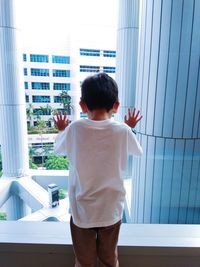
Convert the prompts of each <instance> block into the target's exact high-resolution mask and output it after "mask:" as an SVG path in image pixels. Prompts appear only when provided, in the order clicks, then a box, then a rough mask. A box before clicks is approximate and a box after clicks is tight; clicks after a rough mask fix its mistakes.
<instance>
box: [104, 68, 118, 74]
mask: <svg viewBox="0 0 200 267" xmlns="http://www.w3.org/2000/svg"><path fill="white" fill-rule="evenodd" d="M103 71H104V72H106V73H115V67H103Z"/></svg>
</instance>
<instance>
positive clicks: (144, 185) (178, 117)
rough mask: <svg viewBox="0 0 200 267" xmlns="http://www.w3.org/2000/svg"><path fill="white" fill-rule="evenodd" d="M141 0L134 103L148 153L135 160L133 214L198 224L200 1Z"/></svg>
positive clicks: (152, 220) (143, 219) (137, 217)
mask: <svg viewBox="0 0 200 267" xmlns="http://www.w3.org/2000/svg"><path fill="white" fill-rule="evenodd" d="M122 2H123V1H121V4H122ZM141 3H142V5H141V7H140V8H141V10H140V11H141V18H140V32H139V45H138V47H139V49H138V65H137V85H136V107H137V108H138V109H140V110H141V113H142V114H143V119H142V122H141V123H140V125H139V126H138V138H139V140H140V142H141V144H142V147H143V149H144V155H143V156H142V158H141V159H137V160H135V164H134V175H133V177H134V179H133V189H132V192H133V193H132V207H131V219H132V221H133V222H136V223H199V222H200V212H199V206H200V80H199V78H200V77H199V76H200V60H199V59H200V58H199V56H200V31H199V24H200V17H199V14H200V1H198V0H190V1H187V0H143V1H141ZM124 45H125V44H124ZM132 49H135V45H133V47H132ZM118 75H119V73H118ZM133 75H134V73H133ZM123 79H126V75H125V76H124V78H123ZM129 97H130V96H129ZM131 97H132V99H134V91H132V96H131Z"/></svg>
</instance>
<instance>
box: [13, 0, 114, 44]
mask: <svg viewBox="0 0 200 267" xmlns="http://www.w3.org/2000/svg"><path fill="white" fill-rule="evenodd" d="M16 3H17V5H16V9H17V10H16V15H17V19H18V25H19V27H20V29H21V32H22V39H23V44H24V46H25V47H26V46H27V47H29V46H39V47H40V46H45V45H48V46H52V47H53V46H58V45H61V46H62V45H63V44H65V43H66V40H67V37H68V36H69V35H70V36H72V38H74V39H76V40H80V41H83V40H88V41H90V42H99V43H107V44H108V47H109V46H115V45H116V31H117V13H118V0H16Z"/></svg>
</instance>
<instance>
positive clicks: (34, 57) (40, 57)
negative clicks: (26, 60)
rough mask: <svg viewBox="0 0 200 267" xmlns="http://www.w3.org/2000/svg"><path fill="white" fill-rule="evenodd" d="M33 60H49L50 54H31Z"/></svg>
mask: <svg viewBox="0 0 200 267" xmlns="http://www.w3.org/2000/svg"><path fill="white" fill-rule="evenodd" d="M30 61H31V62H49V56H47V55H34V54H31V55H30Z"/></svg>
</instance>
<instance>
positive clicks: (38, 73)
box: [31, 69, 49, 76]
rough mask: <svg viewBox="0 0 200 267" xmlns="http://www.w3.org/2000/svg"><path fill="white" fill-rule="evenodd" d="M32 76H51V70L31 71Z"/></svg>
mask: <svg viewBox="0 0 200 267" xmlns="http://www.w3.org/2000/svg"><path fill="white" fill-rule="evenodd" d="M31 75H32V76H49V69H31Z"/></svg>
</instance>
